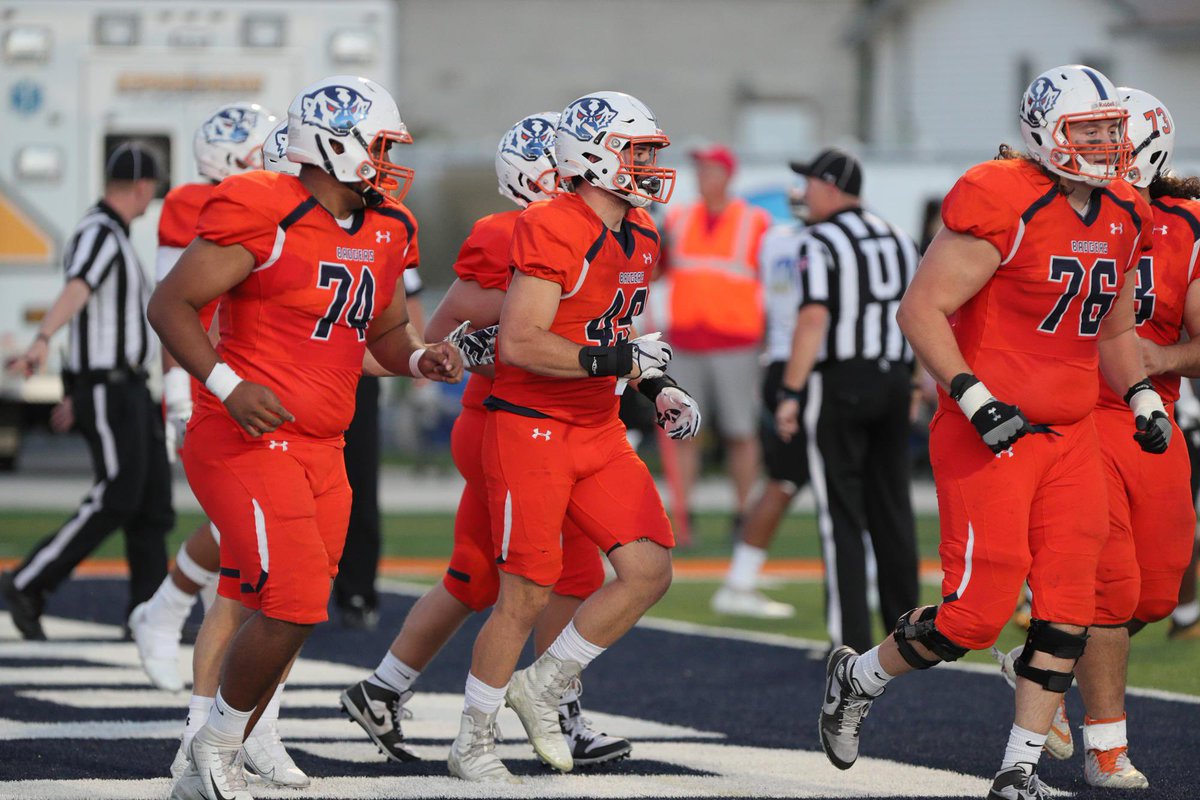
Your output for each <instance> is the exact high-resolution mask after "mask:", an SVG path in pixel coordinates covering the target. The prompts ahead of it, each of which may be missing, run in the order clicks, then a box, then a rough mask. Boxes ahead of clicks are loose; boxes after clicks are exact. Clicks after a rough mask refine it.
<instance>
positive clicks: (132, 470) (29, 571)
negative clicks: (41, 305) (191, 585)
mask: <svg viewBox="0 0 1200 800" xmlns="http://www.w3.org/2000/svg"><path fill="white" fill-rule="evenodd" d="M158 180H159V170H158V164H157V163H156V162H155V160H154V157H153V156H152V155H151V154H150V152H149V151H148V150H146V149H145V148H143V147H141V146H140V145H137V144H133V143H125V144H122V145H121V146H120V147H118V148H117V149H116V150H115V151H113V153H112V155H111V156H110V157H109V159H108V161H107V163H106V164H105V181H104V197H103V198H102V199H101V200H100V201H99V202H97V203H96V205H94V206H92V207H91V208H89V209H88V210H87V212H86V213H85V214H84V217H83V220H82V221H81V222H80V223H79V225H78V226H77V227H76V229H75V232H74V234H73V235H72V237H71V243H70V245H69V247H68V248H67V252H66V259H65V264H66V278H67V282H66V286H64V287H63V290H62V292H61V293H60V294H59V295H58V298H57V299H56V300H55V301H54V305H53V306H51V308H50V311H49V312H47V314H46V317H45V318H44V319H43V320H42V324H41V327H40V328H39V330H38V334H37V338H36V339H35V340H34V342H33V344H32V345H30V347H29V349H28V350H26V351H25V353H24V354H23V355H21V356H19V357H18V358H16V359H13V361H12V362H11V363H10V364H9V365H8V366H9V369H10V370H13V371H15V372H21V373H23V374H25V375H27V376H28V375H32V374H33V373H34V372H36V371H37V370H38V369H40V368H41V367H42V365H43V364H44V363H45V361H46V354H47V350H48V347H49V342H50V337H51V336H53V335H54V333H55V332H56V331H57V330H58V329H59V328H61V327H63V326H64V325H69V326H70V333H69V345H68V352H67V360H66V364H65V367H64V370H63V384H64V389H66V391H67V393H68V398H69V399H70V401H71V404H72V406H73V412H74V417H75V424H76V426H77V427H78V428H79V430H80V432H82V433H83V436H84V438H85V439H86V440H87V443H88V448H89V450H90V451H91V456H92V471H93V473H94V474H95V478H96V480H95V484H94V485H93V486H92V489H91V491H90V492H88V494H87V496H86V497H84V499H83V502H82V503H81V504H80V506H79V510H78V511H76V512H75V514H74V516H72V517H71V518H70V519H69V520H67V522H66V523H65V524H64V525H63V526H62V527H61V528H59V529H58V530H57V531H56V532H54V533H52V534H50V535H49V536H47V537H46V538H45V539H43V540H42V541H40V542H39V543H38V544H37V546H36V547H34V548H33V551H32V552H30V553H29V555H28V556H26V558H25V560H24V561H23V562H22V563H21V565H20V566H19V567H18V568H17V569H16V570H14V571H13V572H6V573H4V574H3V575H2V576H0V592H2V593H3V595H4V598H5V601H6V603H7V605H8V609H9V613H10V614H12V618H13V623H14V624H15V625H16V627H17V628H18V629H19V630H20V631H21V634H22V635H23V636H24V637H25V638H26V639H45V638H46V635H45V633H44V632H43V630H42V624H41V619H40V618H41V615H42V611H43V609H44V606H45V598H46V595H47V594H48V593H50V592H52V591H54V589H55V588H57V587H58V585H59V584H60V583H62V582H63V581H64V580H65V579H66V578H67V577H68V576H70V574H71V571H72V570H73V569H74V568H75V566H76V565H77V564H79V562H80V561H82V560H83V559H84V558H86V557H87V556H88V555H89V554H90V553H91V552H92V551H93V550H95V549H96V548H97V547H98V546H99V545H100V543H101V542H102V541H104V539H106V538H107V537H108V535H109V534H111V533H112V532H113V531H115V530H117V529H118V528H122V529H124V532H125V553H126V556H127V558H128V560H129V573H130V594H131V599H130V603H129V608H130V609H132V608H133V606H134V605H136V604H137V603H140V602H142V601H143V600H148V599H150V596H151V595H153V594H154V590H155V589H156V588H157V587H158V585H159V583H161V582H162V579H163V577H165V576H166V574H167V551H166V543H165V539H166V536H167V534H168V533H169V532H170V531H171V529H172V528H173V527H174V526H175V513H174V511H173V509H172V507H171V471H170V467H169V466H168V464H167V455H166V449H165V444H164V441H163V422H162V413H161V411H160V409H159V407H158V405H157V404H156V403H155V402H154V400H153V399H152V398H151V397H150V392H149V390H148V389H147V388H146V365H147V364H148V363H150V360H151V358H153V357H154V356H155V354H156V352H157V349H158V348H157V340H156V339H155V338H154V335H153V333H152V331H151V330H150V326H149V324H148V323H147V322H146V303H147V301H148V300H149V298H150V288H151V287H150V286H149V285H148V284H147V281H146V277H145V273H144V272H143V271H142V267H141V264H139V263H138V259H137V255H136V254H135V253H134V251H133V246H132V244H131V243H130V241H129V224H130V223H131V222H132V221H133V220H135V219H137V218H138V217H140V216H141V215H142V214H144V213H145V211H146V208H147V206H149V205H150V201H151V200H153V199H154V195H155V190H156V189H157V187H158ZM126 616H128V611H127V612H126Z"/></svg>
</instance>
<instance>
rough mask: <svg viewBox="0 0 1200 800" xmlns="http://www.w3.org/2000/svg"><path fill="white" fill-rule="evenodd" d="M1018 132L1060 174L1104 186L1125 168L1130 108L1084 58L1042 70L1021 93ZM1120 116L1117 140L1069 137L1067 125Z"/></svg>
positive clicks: (1129, 147)
mask: <svg viewBox="0 0 1200 800" xmlns="http://www.w3.org/2000/svg"><path fill="white" fill-rule="evenodd" d="M1020 118H1021V138H1022V139H1024V140H1025V146H1026V147H1027V148H1028V149H1029V154H1030V155H1031V156H1033V158H1034V160H1035V161H1037V162H1038V163H1039V164H1041V165H1042V166H1044V167H1045V168H1046V169H1048V170H1050V171H1051V172H1054V173H1056V174H1058V175H1061V176H1063V177H1064V178H1069V179H1071V180H1075V181H1081V182H1083V183H1086V184H1089V185H1091V186H1104V185H1106V184H1108V183H1109V182H1111V181H1114V180H1116V179H1118V178H1121V177H1123V176H1124V175H1125V172H1126V171H1127V170H1128V169H1129V156H1130V152H1131V151H1132V149H1133V148H1132V145H1131V144H1130V142H1129V135H1128V125H1127V123H1128V121H1129V113H1128V112H1127V111H1125V109H1124V107H1123V106H1122V105H1121V101H1120V98H1119V97H1118V96H1117V89H1116V87H1115V86H1113V84H1112V81H1110V80H1109V79H1108V78H1106V77H1104V75H1103V74H1102V73H1100V72H1099V71H1097V70H1094V69H1092V68H1091V67H1086V66H1083V65H1082V64H1067V65H1065V66H1062V67H1055V68H1054V69H1051V70H1046V71H1045V72H1043V73H1042V74H1041V75H1039V76H1037V77H1036V78H1034V80H1033V83H1031V84H1029V88H1028V89H1026V90H1025V94H1024V95H1023V96H1022V97H1021V109H1020ZM1109 120H1116V121H1118V122H1120V129H1119V133H1118V135H1117V137H1116V141H1111V140H1107V137H1106V141H1099V140H1093V141H1089V142H1086V143H1079V144H1076V143H1072V141H1071V136H1072V133H1071V130H1072V128H1073V127H1075V126H1080V125H1083V124H1086V123H1089V122H1096V121H1109Z"/></svg>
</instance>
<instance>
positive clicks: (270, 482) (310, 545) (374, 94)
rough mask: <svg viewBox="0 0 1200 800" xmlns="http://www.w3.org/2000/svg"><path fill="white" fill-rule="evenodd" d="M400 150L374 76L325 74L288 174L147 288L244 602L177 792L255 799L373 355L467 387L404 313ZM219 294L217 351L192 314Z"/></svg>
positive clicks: (190, 454) (327, 560)
mask: <svg viewBox="0 0 1200 800" xmlns="http://www.w3.org/2000/svg"><path fill="white" fill-rule="evenodd" d="M411 141H412V139H411V137H410V136H409V135H408V133H407V131H406V130H405V129H404V125H403V123H402V122H401V120H400V114H399V111H398V109H397V108H396V104H395V101H394V100H393V99H392V98H391V96H390V95H389V94H388V93H387V91H386V90H384V89H383V88H382V87H381V86H379V85H378V84H376V83H375V82H374V81H370V80H368V79H366V78H359V77H354V76H334V77H332V78H327V79H325V80H322V81H319V82H318V83H316V84H314V85H312V86H309V87H308V88H306V89H304V90H303V91H301V93H300V94H299V95H297V97H296V99H295V100H294V101H293V102H292V105H291V106H290V108H289V109H288V158H289V159H290V160H292V161H294V162H297V163H300V164H302V167H301V171H300V175H299V177H295V178H294V177H291V176H287V175H277V174H273V173H267V172H255V173H250V174H246V175H237V176H233V177H232V178H229V179H226V180H225V181H224V182H223V183H222V184H221V185H220V186H219V187H218V189H217V190H216V192H214V194H213V197H212V198H211V199H210V200H209V201H208V203H207V204H206V205H205V206H204V209H203V211H202V212H201V216H200V221H199V223H198V225H197V239H196V241H194V242H193V243H192V244H191V245H190V246H189V247H188V250H187V251H186V252H185V253H184V255H183V256H182V257H181V258H180V262H179V264H178V265H177V267H176V268H175V269H174V270H173V271H172V272H171V274H170V275H168V276H167V278H166V279H165V280H164V281H163V282H162V283H160V284H159V287H158V289H157V290H156V291H155V294H154V297H153V298H152V299H151V303H150V311H149V316H150V320H151V324H153V325H154V327H155V329H156V330H157V331H158V333H159V336H160V337H161V338H162V340H163V343H164V345H165V346H166V347H168V348H170V350H171V351H172V352H173V353H174V355H175V357H176V359H177V360H178V361H179V363H180V364H181V365H182V366H183V367H184V368H185V369H187V370H188V372H190V373H191V374H192V375H194V376H196V377H197V378H198V379H203V380H204V382H205V387H206V388H207V390H208V391H206V392H202V393H200V396H199V397H198V399H197V403H196V410H195V413H194V415H193V417H192V420H191V422H190V423H189V426H188V430H189V434H188V437H187V439H186V442H185V446H184V450H183V457H184V467H185V468H186V470H187V473H188V479H189V481H190V482H191V484H192V488H193V490H194V491H195V493H196V496H197V498H198V499H199V500H200V503H201V505H202V506H203V507H204V509H205V511H206V512H207V513H208V515H209V517H210V518H211V519H212V520H213V522H214V523H215V524H216V525H217V527H218V528H219V529H220V530H221V534H222V536H221V580H220V584H219V590H218V591H219V593H220V595H221V597H222V598H225V599H228V600H235V601H239V602H240V603H241V605H242V606H243V607H244V609H245V612H244V618H245V622H244V623H243V624H242V626H241V627H240V629H239V630H238V633H237V634H236V636H235V637H234V639H233V641H232V642H231V643H230V645H229V647H228V649H227V651H226V653H225V658H224V663H223V666H222V671H221V682H220V688H219V690H218V691H217V695H216V699H215V701H214V703H213V710H212V713H210V714H209V718H208V721H207V723H206V724H205V725H204V727H203V728H201V729H200V731H198V732H197V733H196V735H195V737H193V739H192V742H191V746H190V748H189V751H190V752H189V755H190V760H191V763H190V765H189V767H188V771H187V772H186V773H185V774H184V776H183V777H182V778H181V779H180V781H179V782H178V783H177V784H176V789H175V793H176V795H178V796H195V795H199V796H203V797H206V798H208V799H209V800H217V798H223V799H224V800H228V799H229V798H235V800H247V798H250V793H249V791H248V790H247V788H246V782H245V778H244V776H243V774H242V770H241V761H240V759H239V757H238V754H239V752H240V751H241V746H242V741H243V739H244V738H245V735H246V733H247V731H248V730H250V729H251V728H252V727H253V725H254V723H255V722H256V720H257V719H258V717H259V715H260V714H261V713H262V711H263V709H264V707H265V705H266V704H267V702H268V701H269V700H270V698H271V696H272V694H273V693H274V691H275V687H276V685H277V684H278V683H279V681H280V678H281V677H282V675H283V674H284V673H285V671H286V670H287V668H288V666H289V665H290V663H291V662H292V660H293V659H294V658H295V657H296V655H297V653H298V652H299V650H300V647H301V646H302V645H303V643H304V640H305V639H306V638H307V636H308V634H309V633H310V632H311V630H312V626H313V625H314V624H316V623H318V622H321V621H323V620H325V619H326V616H327V615H326V606H327V603H328V600H329V593H330V580H331V578H332V577H334V575H335V574H336V571H337V563H338V559H339V557H340V555H341V549H342V545H343V542H344V540H345V536H346V524H347V517H348V514H349V506H350V489H349V485H348V484H347V481H346V474H345V464H344V462H343V459H342V453H341V446H342V431H343V430H344V429H345V427H346V425H347V424H348V423H349V421H350V418H351V416H352V415H353V411H354V407H353V406H354V389H355V385H356V383H357V381H358V377H359V375H360V374H361V371H362V364H363V358H364V354H365V351H366V349H367V348H370V351H371V354H372V356H373V357H374V358H375V359H376V360H377V361H378V362H379V364H381V365H382V366H383V367H384V368H385V369H387V370H389V371H390V372H393V373H396V374H401V375H413V376H425V377H429V378H432V379H434V380H440V381H457V380H459V379H461V373H462V362H461V359H460V357H459V355H458V351H457V349H456V348H455V347H454V346H453V345H451V344H449V343H444V342H443V343H437V344H431V345H424V344H422V342H421V341H420V340H419V339H418V337H417V336H416V334H415V332H414V331H413V329H412V326H411V325H410V324H409V322H408V318H407V311H406V309H405V303H404V289H403V281H402V280H401V275H402V273H403V271H404V270H405V269H406V268H408V267H410V266H413V265H415V263H416V261H417V242H416V223H415V220H414V219H413V217H412V215H411V213H410V212H409V211H408V210H407V209H406V208H405V207H404V206H403V205H401V204H400V203H399V198H401V197H402V196H403V193H404V191H405V190H406V189H407V188H408V186H409V185H410V184H411V181H412V171H411V170H410V169H408V168H405V167H402V166H400V165H397V164H395V163H393V162H392V161H391V160H390V155H389V151H390V149H391V147H392V145H394V144H402V143H408V142H411ZM391 193H394V194H395V195H396V198H395V199H392V198H390V197H389V196H388V195H389V194H391ZM215 297H222V301H221V305H220V309H219V312H218V325H219V329H220V341H219V344H218V345H217V348H216V349H215V350H214V348H213V346H212V344H211V343H210V342H209V339H208V337H207V335H206V332H205V330H204V328H203V326H202V325H201V324H200V320H199V317H198V313H197V312H198V309H200V308H202V307H203V306H204V305H205V304H206V303H208V302H210V301H211V300H212V299H213V298H215Z"/></svg>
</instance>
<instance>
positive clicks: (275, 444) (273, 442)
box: [267, 439, 288, 453]
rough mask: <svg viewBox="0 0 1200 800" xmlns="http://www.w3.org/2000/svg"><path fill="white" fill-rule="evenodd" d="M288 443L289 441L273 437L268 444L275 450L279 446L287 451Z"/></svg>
mask: <svg viewBox="0 0 1200 800" xmlns="http://www.w3.org/2000/svg"><path fill="white" fill-rule="evenodd" d="M287 444H288V443H287V442H280V441H277V440H275V439H272V440H271V441H270V442H269V443H268V444H267V446H268V447H270V448H271V449H272V450H274V449H275V448H276V447H278V448H279V449H280V450H282V451H283V452H285V453H286V452H287Z"/></svg>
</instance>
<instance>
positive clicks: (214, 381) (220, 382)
mask: <svg viewBox="0 0 1200 800" xmlns="http://www.w3.org/2000/svg"><path fill="white" fill-rule="evenodd" d="M241 382H242V379H241V376H239V375H238V374H237V373H236V372H234V371H233V370H232V369H230V368H229V365H228V364H226V363H225V362H224V361H218V362H217V364H216V366H214V367H213V368H212V372H210V373H208V377H207V378H205V379H204V385H205V386H206V387H208V390H209V391H210V392H212V393H213V394H215V395H216V396H217V399H218V400H220V401H221V402H222V403H224V402H225V398H227V397H229V394H230V392H232V391H233V390H234V389H236V388H237V385H238V384H239V383H241Z"/></svg>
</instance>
